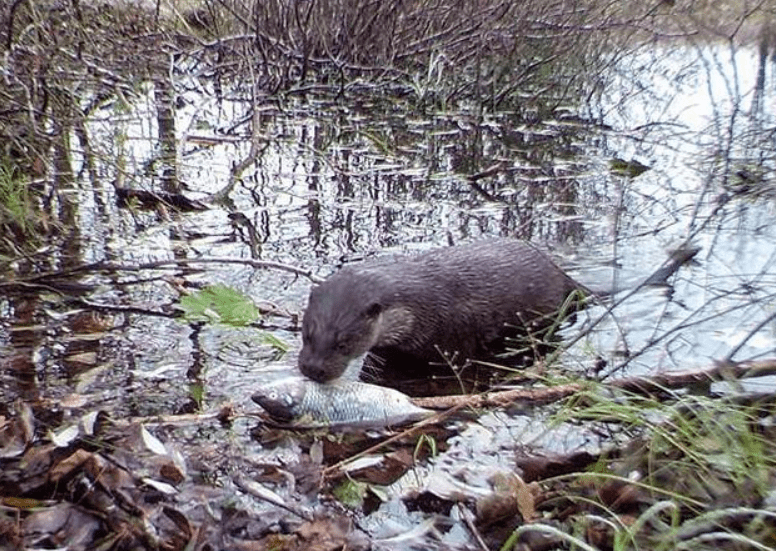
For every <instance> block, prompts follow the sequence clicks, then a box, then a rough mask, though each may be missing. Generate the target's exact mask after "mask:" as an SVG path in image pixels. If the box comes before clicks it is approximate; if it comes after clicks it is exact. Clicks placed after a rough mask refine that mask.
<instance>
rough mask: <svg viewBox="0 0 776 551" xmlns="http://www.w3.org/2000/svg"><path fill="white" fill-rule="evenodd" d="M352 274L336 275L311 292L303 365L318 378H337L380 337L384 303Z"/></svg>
mask: <svg viewBox="0 0 776 551" xmlns="http://www.w3.org/2000/svg"><path fill="white" fill-rule="evenodd" d="M351 277H352V275H351ZM351 277H349V275H346V274H340V275H337V276H334V277H333V278H330V279H328V280H327V281H325V282H324V283H322V284H321V285H318V286H317V287H314V288H313V290H312V291H311V292H310V301H309V303H308V305H307V310H306V311H305V314H304V318H303V319H302V351H301V352H300V353H299V369H300V370H301V372H302V373H303V374H304V375H306V376H307V377H309V378H310V379H313V380H314V381H318V382H325V381H330V380H332V379H336V378H337V377H339V376H340V375H342V374H343V373H344V371H345V369H346V368H347V367H348V364H349V363H350V362H351V361H353V360H355V359H356V358H358V357H359V356H362V355H363V354H365V353H366V352H368V351H369V349H370V348H372V347H373V346H374V345H375V343H376V342H377V340H378V337H379V335H378V333H379V328H380V318H381V316H382V313H383V306H382V304H381V303H380V302H379V301H378V300H375V299H374V298H371V297H370V295H373V294H374V291H373V290H372V291H371V292H370V288H369V286H364V285H359V284H358V283H359V282H358V281H352V280H351Z"/></svg>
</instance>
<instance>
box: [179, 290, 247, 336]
mask: <svg viewBox="0 0 776 551" xmlns="http://www.w3.org/2000/svg"><path fill="white" fill-rule="evenodd" d="M180 307H181V309H182V310H183V315H184V317H185V318H186V319H187V320H188V321H204V322H208V323H225V324H227V325H234V326H243V325H248V324H249V323H252V322H254V321H256V320H257V319H258V317H259V310H258V308H256V305H255V304H253V302H252V301H251V299H249V298H248V297H247V296H245V295H244V294H242V293H240V292H239V291H236V290H235V289H232V288H231V287H227V286H226V285H211V286H209V287H205V288H204V289H202V290H201V291H198V292H196V293H193V294H191V295H188V296H184V297H181V300H180Z"/></svg>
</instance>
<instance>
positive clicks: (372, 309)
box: [364, 302, 383, 318]
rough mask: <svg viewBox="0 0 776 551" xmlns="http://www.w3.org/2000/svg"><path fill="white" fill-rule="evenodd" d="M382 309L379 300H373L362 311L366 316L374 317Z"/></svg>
mask: <svg viewBox="0 0 776 551" xmlns="http://www.w3.org/2000/svg"><path fill="white" fill-rule="evenodd" d="M382 311H383V306H382V305H381V304H380V303H379V302H373V303H372V304H370V305H369V307H368V308H367V309H366V310H365V311H364V313H365V314H366V316H367V317H368V318H376V317H377V316H379V315H380V312H382Z"/></svg>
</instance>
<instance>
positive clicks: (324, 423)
mask: <svg viewBox="0 0 776 551" xmlns="http://www.w3.org/2000/svg"><path fill="white" fill-rule="evenodd" d="M252 399H253V401H254V402H256V403H257V404H259V405H260V406H262V407H263V408H264V409H265V410H266V411H267V412H268V413H269V414H270V415H272V416H273V417H275V418H278V419H281V420H283V421H286V422H290V423H291V424H293V425H294V426H296V427H354V428H356V427H360V428H367V427H369V428H377V427H385V426H390V425H399V424H403V423H409V422H412V421H417V420H419V419H423V418H425V417H428V416H429V415H430V414H431V413H432V412H431V411H430V410H427V409H424V408H420V407H418V406H416V405H414V404H413V403H412V402H411V401H410V399H409V398H408V397H407V396H406V395H404V394H402V393H401V392H399V391H397V390H394V389H391V388H386V387H381V386H377V385H371V384H368V383H362V382H360V381H342V380H339V381H334V382H331V383H316V382H314V381H311V380H308V379H303V378H300V377H291V378H288V379H283V380H280V381H276V382H273V383H269V384H267V385H264V386H263V387H260V388H259V390H258V391H257V392H256V393H255V394H254V395H253V396H252Z"/></svg>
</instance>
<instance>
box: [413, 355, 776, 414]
mask: <svg viewBox="0 0 776 551" xmlns="http://www.w3.org/2000/svg"><path fill="white" fill-rule="evenodd" d="M774 374H776V359H768V360H758V361H749V362H737V363H736V362H730V363H722V362H720V363H718V364H715V365H712V366H710V367H706V368H700V369H690V370H685V371H667V372H665V373H658V374H656V375H651V376H638V377H626V378H623V379H616V380H613V381H609V382H608V383H606V384H608V385H610V386H612V387H615V388H621V389H623V390H627V391H629V392H634V393H637V394H653V393H656V392H663V391H665V390H666V389H669V388H682V387H685V386H697V385H710V384H711V383H713V382H715V381H729V380H734V379H743V378H747V377H762V376H765V375H774ZM585 386H587V385H586V383H570V384H565V385H558V386H552V387H546V388H515V389H510V390H500V391H494V392H485V393H482V394H470V395H461V396H434V397H429V398H413V399H412V403H414V404H415V405H416V406H419V407H424V408H429V409H448V408H460V407H467V406H468V407H472V408H487V407H503V406H507V405H510V404H512V403H514V402H529V403H531V404H545V403H549V402H555V401H558V400H561V399H563V398H566V397H568V396H572V395H574V394H576V393H577V392H580V391H581V390H583V389H584V388H585Z"/></svg>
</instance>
